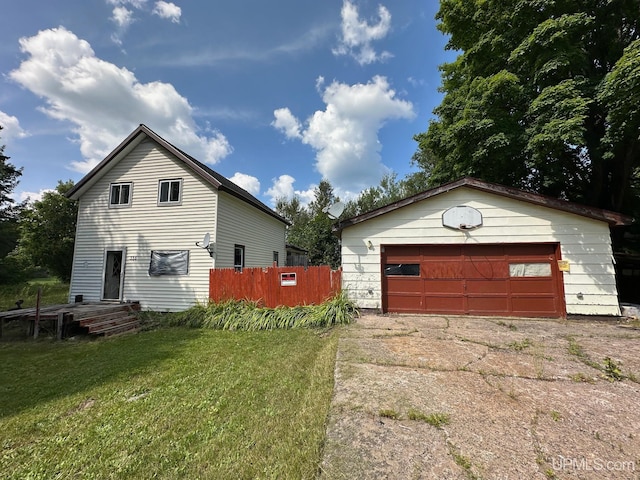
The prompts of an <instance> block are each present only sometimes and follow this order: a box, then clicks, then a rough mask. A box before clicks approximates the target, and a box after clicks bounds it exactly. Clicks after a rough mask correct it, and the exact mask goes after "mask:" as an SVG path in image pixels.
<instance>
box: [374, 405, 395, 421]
mask: <svg viewBox="0 0 640 480" xmlns="http://www.w3.org/2000/svg"><path fill="white" fill-rule="evenodd" d="M378 415H380V416H381V417H383V418H390V419H391V420H398V419H399V418H400V414H399V413H398V412H396V411H395V410H393V409H390V408H385V409H382V410H380V411H379V412H378Z"/></svg>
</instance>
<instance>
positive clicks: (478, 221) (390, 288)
mask: <svg viewBox="0 0 640 480" xmlns="http://www.w3.org/2000/svg"><path fill="white" fill-rule="evenodd" d="M630 222H631V219H630V218H628V217H625V216H623V215H620V214H617V213H614V212H609V211H606V210H600V209H595V208H589V207H585V206H582V205H578V204H575V203H570V202H566V201H562V200H558V199H555V198H551V197H545V196H542V195H537V194H533V193H530V192H524V191H521V190H517V189H513V188H508V187H504V186H501V185H496V184H491V183H487V182H483V181H480V180H477V179H473V178H463V179H461V180H458V181H455V182H452V183H448V184H446V185H442V186H440V187H437V188H435V189H432V190H428V191H426V192H423V193H420V194H418V195H415V196H413V197H409V198H406V199H404V200H401V201H399V202H396V203H394V204H391V205H388V206H386V207H383V208H380V209H378V210H374V211H372V212H369V213H366V214H363V215H360V216H357V217H353V218H351V219H348V220H345V221H342V222H340V224H339V225H338V227H337V230H338V231H339V232H340V235H341V239H342V268H343V277H342V278H343V288H344V289H345V290H346V291H347V292H348V294H349V296H350V298H351V299H352V300H354V301H355V302H356V303H357V304H358V306H359V307H360V308H365V309H376V310H380V311H382V312H385V313H387V312H400V313H435V314H452V315H454V314H455V315H465V314H469V315H501V316H502V315H504V316H521V317H554V318H559V317H565V316H566V315H567V314H581V315H620V307H619V303H618V293H617V289H616V280H615V269H614V264H613V254H612V249H611V237H610V233H609V228H610V227H611V226H621V225H626V224H628V223H630Z"/></svg>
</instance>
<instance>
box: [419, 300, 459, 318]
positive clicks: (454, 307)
mask: <svg viewBox="0 0 640 480" xmlns="http://www.w3.org/2000/svg"><path fill="white" fill-rule="evenodd" d="M425 307H426V310H428V311H433V312H437V313H450V314H456V315H458V314H463V313H464V311H465V308H464V302H463V300H462V298H460V296H458V295H455V296H433V297H431V296H428V297H426V298H425Z"/></svg>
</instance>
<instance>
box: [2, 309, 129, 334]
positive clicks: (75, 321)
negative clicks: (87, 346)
mask: <svg viewBox="0 0 640 480" xmlns="http://www.w3.org/2000/svg"><path fill="white" fill-rule="evenodd" d="M139 311H140V304H139V303H137V302H127V303H107V302H99V303H89V302H87V303H69V304H64V305H47V306H44V307H41V308H40V315H39V320H38V322H36V309H35V307H32V308H21V309H17V310H8V311H5V312H0V337H2V336H3V333H4V332H3V330H4V325H5V323H6V322H9V321H13V320H20V321H22V322H25V323H26V324H27V326H28V328H27V335H32V336H33V337H34V338H37V337H38V334H39V329H40V327H41V326H44V325H49V324H50V325H51V329H52V330H53V331H54V332H55V336H56V337H57V338H58V339H61V338H63V337H65V336H67V334H68V332H69V331H71V330H79V331H81V332H83V333H87V334H89V335H102V336H109V335H117V334H120V333H128V332H135V331H138V329H139V328H140V321H139V320H138V318H137V315H136V313H137V312H139Z"/></svg>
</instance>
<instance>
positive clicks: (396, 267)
mask: <svg viewBox="0 0 640 480" xmlns="http://www.w3.org/2000/svg"><path fill="white" fill-rule="evenodd" d="M384 274H385V275H386V276H387V277H390V276H399V275H401V276H405V277H419V276H420V264H419V263H387V264H386V265H385V266H384Z"/></svg>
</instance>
